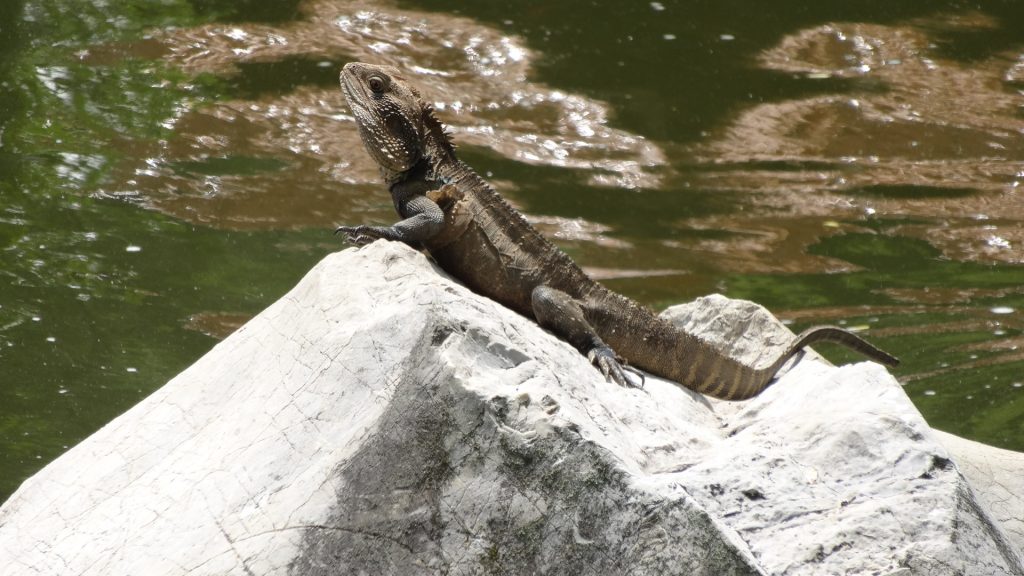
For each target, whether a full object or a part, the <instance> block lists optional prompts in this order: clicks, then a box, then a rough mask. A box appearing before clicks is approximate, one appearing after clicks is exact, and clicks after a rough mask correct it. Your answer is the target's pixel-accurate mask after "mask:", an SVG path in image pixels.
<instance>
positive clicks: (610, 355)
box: [587, 346, 645, 388]
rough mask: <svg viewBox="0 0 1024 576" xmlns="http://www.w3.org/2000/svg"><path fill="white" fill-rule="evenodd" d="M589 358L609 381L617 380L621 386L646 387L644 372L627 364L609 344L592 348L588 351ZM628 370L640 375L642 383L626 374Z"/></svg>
mask: <svg viewBox="0 0 1024 576" xmlns="http://www.w3.org/2000/svg"><path fill="white" fill-rule="evenodd" d="M587 360H590V363H591V364H593V365H594V366H596V367H597V368H599V369H600V370H601V374H603V375H604V379H605V380H607V381H609V382H615V383H616V384H618V385H619V386H624V387H626V388H643V387H644V381H645V379H644V375H643V373H642V372H640V371H639V370H637V369H636V368H633V367H632V366H628V365H625V361H624V360H623V359H622V358H620V357H619V356H617V355H616V354H615V352H614V351H613V350H612V349H611V348H609V347H607V346H602V347H599V348H594V349H592V350H591V351H590V352H588V353H587ZM627 372H628V373H631V374H633V375H634V376H637V377H639V378H640V384H639V385H637V384H634V383H633V381H632V380H630V379H629V377H628V376H627V375H626V373H627Z"/></svg>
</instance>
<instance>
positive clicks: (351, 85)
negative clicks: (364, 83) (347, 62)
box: [341, 71, 366, 114]
mask: <svg viewBox="0 0 1024 576" xmlns="http://www.w3.org/2000/svg"><path fill="white" fill-rule="evenodd" d="M357 84H358V83H357V82H356V79H355V78H354V77H353V76H352V75H351V74H349V73H348V72H347V71H343V72H342V74H341V91H342V92H343V93H344V94H345V100H346V101H347V102H348V106H349V108H351V109H352V113H353V114H355V113H356V108H359V109H362V110H364V111H365V108H366V107H365V106H363V105H362V104H360V103H359V96H360V95H359V87H358V85H357Z"/></svg>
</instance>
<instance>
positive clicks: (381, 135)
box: [341, 62, 429, 176]
mask: <svg viewBox="0 0 1024 576" xmlns="http://www.w3.org/2000/svg"><path fill="white" fill-rule="evenodd" d="M341 89H342V91H343V92H344V93H345V99H346V100H348V105H349V107H350V108H351V109H352V115H353V116H355V119H356V125H357V126H358V127H359V136H360V138H361V139H362V141H363V145H364V146H366V150H367V151H368V152H369V153H370V156H371V157H372V158H373V159H374V161H375V162H377V165H378V166H380V168H381V171H382V172H383V173H384V174H385V176H388V175H397V174H400V173H402V172H406V171H407V170H409V169H411V168H412V167H413V166H415V165H416V163H417V162H419V161H420V159H421V158H423V157H424V155H425V154H426V150H425V149H426V144H427V143H426V139H427V132H428V130H427V127H426V126H425V125H424V121H423V118H424V114H425V111H427V112H426V113H428V114H429V111H428V110H427V109H426V108H425V106H424V104H423V103H422V101H421V100H420V95H419V93H418V92H417V91H416V89H414V88H413V87H412V86H410V85H409V84H408V82H406V80H405V79H404V78H402V76H401V75H400V73H399V71H398V70H397V69H395V68H392V67H390V66H376V65H373V64H363V63H360V62H351V63H349V64H346V65H345V67H344V68H343V69H342V71H341Z"/></svg>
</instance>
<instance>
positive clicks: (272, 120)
mask: <svg viewBox="0 0 1024 576" xmlns="http://www.w3.org/2000/svg"><path fill="white" fill-rule="evenodd" d="M932 4H934V3H932ZM938 4H940V6H938V7H936V6H934V5H933V6H930V7H929V6H922V5H921V3H917V2H912V1H910V0H864V1H863V2H858V3H813V2H807V1H806V0H787V1H786V2H783V3H782V4H781V5H779V6H777V9H773V10H772V11H766V12H765V13H764V14H756V15H750V12H749V3H747V2H743V1H741V0H720V1H718V2H707V3H699V2H697V3H692V2H689V3H683V2H674V1H671V0H664V1H662V2H657V3H645V2H639V3H629V4H623V3H596V4H593V3H586V9H582V8H581V7H580V6H579V5H577V3H573V2H540V1H532V0H529V1H526V2H522V3H520V4H519V5H518V7H517V10H516V11H515V13H514V14H512V13H510V12H509V10H508V8H507V6H503V5H501V4H494V3H465V2H456V1H455V0H416V1H405V2H398V0H394V1H386V2H371V1H370V0H336V1H335V0H309V1H304V2H300V1H298V0H287V1H282V2H260V1H257V0H166V1H164V2H161V3H152V2H149V1H148V0H123V1H122V2H117V3H108V2H98V1H97V2H91V1H86V0H83V1H81V2H76V3H67V2H61V1H59V0H12V1H11V2H7V3H3V4H2V5H0V16H3V17H2V18H0V98H2V100H0V248H2V250H0V279H2V280H3V282H0V381H2V384H3V386H0V468H3V469H4V470H10V471H12V472H10V473H9V477H8V478H6V479H4V478H2V477H0V499H2V498H3V496H4V495H5V494H6V493H8V492H9V491H10V490H12V489H13V488H14V486H15V485H16V484H17V482H18V481H19V480H20V478H23V477H24V476H26V475H27V474H29V473H31V472H32V471H33V470H35V469H37V468H38V467H39V466H40V465H41V464H42V463H44V462H45V461H47V460H48V459H50V458H52V457H54V456H56V455H57V454H59V453H60V452H61V451H62V450H64V449H66V447H67V446H69V445H72V444H74V443H75V442H77V441H78V440H79V439H80V438H82V437H84V436H85V435H87V434H89V433H90V432H92V431H93V430H95V429H96V428H97V427H99V426H100V425H102V424H103V423H105V422H107V421H109V419H110V418H112V417H114V416H115V415H116V414H117V413H118V412H119V411H121V410H123V409H125V408H127V407H128V406H131V405H132V404H134V403H135V402H137V401H138V399H139V398H141V397H142V396H144V395H146V394H147V393H148V392H149V391H151V390H152V389H153V388H154V387H156V386H159V385H160V384H162V383H163V382H165V381H166V380H167V379H168V378H169V377H170V376H172V375H173V374H175V373H177V372H178V371H180V370H181V369H182V368H184V367H185V366H186V365H187V364H188V363H189V362H191V361H192V360H194V359H195V358H196V357H198V356H199V355H200V354H202V353H203V352H204V351H206V350H207V349H209V347H210V346H211V345H212V343H213V342H214V339H215V338H221V337H223V336H225V335H226V334H229V333H230V332H231V331H232V330H234V329H235V328H236V327H237V326H238V325H239V324H240V323H242V322H244V321H245V319H246V318H248V317H250V316H251V315H252V314H254V313H256V312H257V311H258V310H260V309H261V308H263V307H264V306H266V305H267V304H269V303H270V302H272V301H273V300H274V299H276V298H277V297H279V296H280V294H282V293H283V292H284V291H285V290H286V289H287V288H288V287H290V286H291V285H293V284H294V282H295V281H297V279H298V278H299V277H300V276H301V274H302V273H303V272H305V271H306V270H308V268H309V267H310V266H311V265H312V264H313V263H314V262H316V261H317V260H319V259H320V258H321V257H322V256H323V255H325V254H326V253H328V252H329V251H331V250H335V249H337V248H338V247H339V245H338V244H337V242H336V241H335V239H333V238H331V237H330V234H329V232H330V230H331V229H332V227H333V226H334V225H335V224H338V223H342V222H344V223H359V222H366V223H370V222H373V223H382V222H388V221H391V220H393V218H394V215H393V208H392V206H391V202H390V199H389V198H388V197H387V195H386V193H385V192H384V190H383V188H382V186H381V185H380V184H379V178H378V174H377V171H376V169H375V168H374V166H373V165H372V164H371V162H370V161H369V159H368V157H367V155H366V154H365V152H364V151H363V149H362V145H361V143H360V142H359V141H358V135H357V133H356V131H355V129H354V125H353V120H352V118H351V116H350V115H349V111H348V109H347V107H346V106H345V105H344V102H343V98H342V97H341V95H340V91H339V90H338V87H337V75H338V70H339V69H340V67H341V66H342V65H343V64H344V63H346V62H349V61H353V60H366V61H373V62H379V63H384V64H390V65H393V66H396V67H399V68H401V69H404V70H406V71H407V72H408V74H409V75H410V76H411V77H413V81H414V82H415V83H416V84H417V85H418V86H419V87H420V88H421V89H422V92H423V93H424V95H425V97H426V98H427V99H429V100H430V101H432V102H433V103H434V105H435V106H436V107H437V108H438V110H439V114H440V116H442V118H443V119H444V120H445V121H446V122H448V123H449V124H450V125H451V127H452V128H453V131H454V132H455V136H456V140H457V142H458V143H459V144H460V146H461V152H462V156H463V158H464V159H466V160H467V161H468V162H469V163H470V164H471V165H473V166H474V167H475V168H476V169H477V170H478V171H480V172H481V173H482V174H484V175H486V176H488V178H489V179H490V180H491V181H492V183H493V184H494V185H495V186H496V187H497V188H498V189H499V190H500V191H501V192H502V193H504V194H506V195H507V196H508V197H509V199H510V201H512V202H513V203H514V204H515V205H517V206H519V207H521V209H523V210H524V212H526V214H527V217H528V218H529V219H530V220H531V221H532V222H533V223H534V224H535V225H537V227H538V228H540V229H541V230H542V232H543V233H545V234H546V235H548V236H549V237H551V238H552V239H554V240H555V241H556V242H557V243H558V244H559V245H560V246H561V247H563V248H564V249H565V250H566V251H568V252H569V253H570V254H571V255H572V256H573V257H574V258H576V259H577V260H578V261H579V262H580V263H581V264H582V265H583V266H584V267H585V268H586V269H587V270H588V271H589V272H590V273H592V274H593V275H594V276H595V277H598V278H601V279H602V280H603V281H605V282H607V283H608V284H609V285H610V286H611V287H612V288H614V289H616V290H620V291H622V292H624V293H626V294H627V295H630V296H632V297H635V298H637V299H639V300H641V301H643V302H645V303H647V304H650V305H652V306H655V307H661V306H664V305H667V304H671V303H676V302H679V301H682V300H686V299H690V298H693V297H696V296H698V295H701V294H705V293H708V292H715V291H718V292H724V293H726V294H728V295H730V296H734V297H743V298H749V299H752V300H756V301H758V302H761V303H763V304H765V305H767V306H768V307H769V308H770V309H772V310H773V311H774V312H776V313H777V314H778V315H779V316H780V317H782V318H783V319H784V320H786V321H787V322H789V323H791V324H792V326H793V327H794V329H799V328H801V327H803V326H806V325H809V324H814V323H821V322H828V323H838V324H842V325H845V326H847V327H849V328H851V329H855V330H859V331H864V332H865V333H866V335H867V336H868V337H869V338H871V339H872V340H875V341H877V342H879V343H880V344H881V345H882V346H883V347H884V348H887V349H891V350H892V351H893V352H895V353H896V354H897V355H899V356H901V357H902V358H903V359H904V365H903V366H902V367H901V368H900V370H899V371H898V375H899V377H900V378H901V380H902V381H904V382H905V383H906V386H907V388H906V389H907V391H908V393H909V394H910V395H911V397H912V398H913V399H914V400H915V402H917V405H918V406H919V407H920V408H921V409H922V411H923V412H924V413H925V415H926V417H927V418H928V420H929V421H930V422H932V423H933V424H935V425H936V426H938V427H940V428H945V429H948V430H950V431H953V432H957V433H961V434H965V435H968V436H970V437H974V438H978V439H982V440H985V441H988V442H992V443H996V444H999V445H1002V446H1006V447H1011V448H1017V449H1024V396H1021V394H1024V391H1022V389H1021V388H1022V386H1020V384H1021V383H1022V382H1024V378H1022V377H1021V374H1022V373H1024V372H1022V370H1024V357H1022V355H1021V346H1022V340H1024V321H1022V320H1021V318H1024V316H1022V313H1024V263H1022V259H1024V256H1022V251H1021V247H1022V245H1024V225H1022V223H1024V204H1022V200H1021V198H1020V195H1021V194H1022V191H1021V189H1022V188H1024V186H1021V182H1022V181H1024V139H1022V134H1024V29H1021V28H1020V27H1019V26H1017V23H1018V22H1020V21H1024V5H1021V6H1020V7H1016V6H1011V5H1009V4H1006V3H993V4H992V5H991V6H982V5H978V6H974V7H970V8H967V7H964V6H962V5H961V3H958V2H954V1H952V0H950V1H949V2H940V3H938ZM8 22H14V23H15V25H14V26H13V27H12V28H4V26H6V25H7V23H8ZM8 32H10V33H8ZM821 351H822V352H824V353H826V354H828V355H829V357H830V358H832V359H833V360H835V361H837V362H846V361H856V360H859V358H856V357H855V356H852V355H849V354H846V353H845V352H843V351H835V350H831V349H823V350H821ZM3 482H6V483H3Z"/></svg>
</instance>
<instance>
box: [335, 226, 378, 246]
mask: <svg viewBox="0 0 1024 576" xmlns="http://www.w3.org/2000/svg"><path fill="white" fill-rule="evenodd" d="M338 234H344V235H345V241H346V242H348V243H349V244H354V245H356V246H366V245H367V244H369V243H370V242H373V241H374V240H376V239H377V237H376V236H375V235H374V234H373V230H372V229H371V228H370V227H369V226H361V225H360V226H338V228H337V229H335V230H334V235H335V236H337V235H338Z"/></svg>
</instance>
